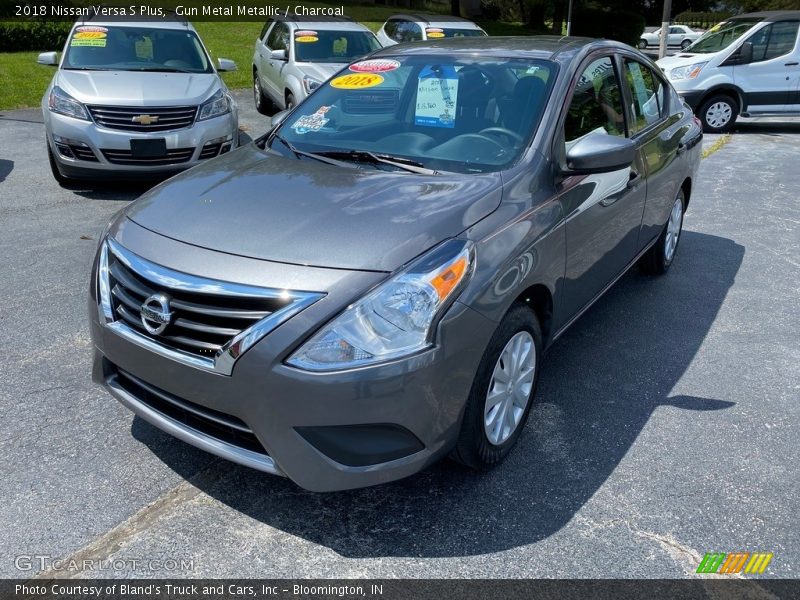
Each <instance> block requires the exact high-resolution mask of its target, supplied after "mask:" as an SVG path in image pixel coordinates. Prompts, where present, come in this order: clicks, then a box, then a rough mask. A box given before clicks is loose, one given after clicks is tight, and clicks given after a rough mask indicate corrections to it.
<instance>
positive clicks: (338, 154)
mask: <svg viewBox="0 0 800 600" xmlns="http://www.w3.org/2000/svg"><path fill="white" fill-rule="evenodd" d="M316 154H317V155H318V156H328V157H330V158H343V159H345V160H352V161H363V160H366V161H368V162H371V163H373V164H384V165H391V166H393V167H396V168H398V169H403V170H404V171H408V172H409V173H417V174H419V175H438V174H439V171H436V170H434V169H428V168H427V167H425V166H423V164H422V163H420V162H417V161H415V160H411V159H408V158H402V157H399V156H392V155H390V154H378V153H375V152H370V151H368V150H330V151H326V152H318V153H316Z"/></svg>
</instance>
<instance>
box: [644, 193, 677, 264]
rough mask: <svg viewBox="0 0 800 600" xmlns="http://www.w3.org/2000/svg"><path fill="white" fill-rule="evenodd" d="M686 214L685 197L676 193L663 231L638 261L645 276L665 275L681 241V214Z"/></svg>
mask: <svg viewBox="0 0 800 600" xmlns="http://www.w3.org/2000/svg"><path fill="white" fill-rule="evenodd" d="M685 212H686V196H685V194H684V193H683V190H680V191H679V192H678V195H677V196H676V197H675V202H674V203H673V205H672V210H671V211H670V213H669V218H668V219H667V222H666V224H665V225H664V230H663V231H662V232H661V235H660V236H658V241H656V243H655V244H653V246H652V247H651V248H650V250H648V251H647V252H646V253H645V255H644V256H642V258H640V259H639V269H640V270H641V272H642V273H645V274H647V275H663V274H664V273H666V272H667V271H668V270H669V268H670V266H671V265H672V262H673V261H674V260H675V254H676V253H677V252H678V243H679V242H680V241H681V232H682V231H683V214H684V213H685Z"/></svg>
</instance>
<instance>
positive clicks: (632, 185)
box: [628, 171, 642, 190]
mask: <svg viewBox="0 0 800 600" xmlns="http://www.w3.org/2000/svg"><path fill="white" fill-rule="evenodd" d="M640 183H642V176H641V175H640V174H639V173H637V172H636V171H631V177H630V179H628V189H629V190H635V189H636V188H637V187H639V184H640Z"/></svg>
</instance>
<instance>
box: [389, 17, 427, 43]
mask: <svg viewBox="0 0 800 600" xmlns="http://www.w3.org/2000/svg"><path fill="white" fill-rule="evenodd" d="M393 39H394V40H396V41H398V42H418V41H419V40H421V39H422V27H420V26H419V23H415V22H413V21H399V23H398V25H397V31H396V32H395V35H394V38H393Z"/></svg>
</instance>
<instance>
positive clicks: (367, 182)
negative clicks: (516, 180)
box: [126, 144, 502, 271]
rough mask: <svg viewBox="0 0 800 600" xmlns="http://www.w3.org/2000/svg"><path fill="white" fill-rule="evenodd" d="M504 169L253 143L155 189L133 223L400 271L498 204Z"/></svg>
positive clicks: (240, 251) (214, 241)
mask: <svg viewBox="0 0 800 600" xmlns="http://www.w3.org/2000/svg"><path fill="white" fill-rule="evenodd" d="M501 195H502V181H501V178H500V175H499V174H498V173H489V174H482V175H473V174H470V175H460V174H450V173H447V174H440V175H431V176H424V175H417V174H413V173H406V172H398V171H382V170H377V169H372V168H371V167H365V168H363V169H362V168H355V167H353V168H349V167H337V166H333V165H329V164H326V163H322V162H319V161H316V160H313V159H307V158H303V159H295V158H286V157H283V156H280V155H278V154H276V153H274V152H272V151H270V150H262V149H260V148H258V147H257V146H256V145H255V144H249V145H247V146H244V147H242V148H240V149H238V150H236V151H234V152H231V153H229V154H227V155H224V156H222V157H220V158H218V159H215V160H212V161H209V162H208V163H206V164H204V165H201V166H199V167H195V168H194V169H191V170H189V171H186V172H185V173H183V174H181V175H178V176H177V177H174V178H172V179H170V180H169V181H166V182H164V183H162V184H161V185H159V186H157V187H156V188H153V189H152V190H151V191H150V192H148V193H147V194H145V195H144V196H142V197H141V198H140V199H139V200H137V201H136V202H134V203H133V204H131V205H130V206H129V207H128V209H127V213H126V214H127V217H128V218H129V219H131V220H132V221H134V222H135V223H137V224H139V225H141V226H142V227H145V228H147V229H149V230H151V231H154V232H156V233H159V234H161V235H164V236H166V237H169V238H172V239H175V240H179V241H181V242H185V243H188V244H193V245H195V246H200V247H203V248H208V249H212V250H217V251H219V252H226V253H229V254H236V255H239V256H247V257H251V258H258V259H263V260H271V261H278V262H285V263H292V264H299V265H309V266H319V267H333V268H340V269H352V270H364V271H394V270H395V269H397V268H398V267H400V266H401V265H403V264H405V263H406V262H408V261H409V260H411V259H412V258H414V257H415V256H417V255H419V254H420V253H422V252H424V251H425V250H427V249H428V248H430V247H432V246H434V245H435V244H437V243H439V242H441V241H443V240H445V239H447V238H450V237H453V236H456V235H458V234H459V233H461V232H462V231H464V230H465V229H466V228H467V227H469V226H471V225H473V224H475V223H476V222H477V221H479V220H480V219H482V218H484V217H485V216H487V215H488V214H490V213H491V212H493V211H494V210H495V209H496V208H497V206H498V205H499V203H500V198H501Z"/></svg>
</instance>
